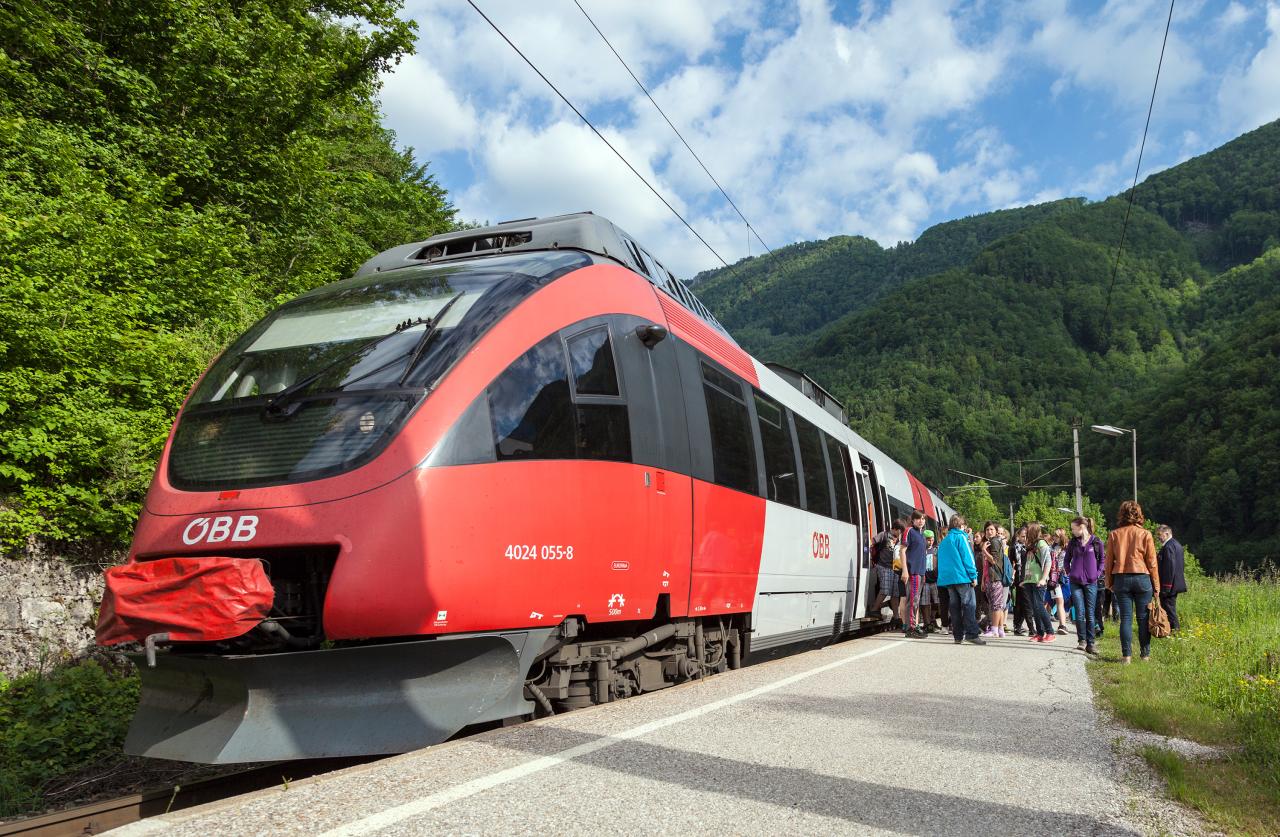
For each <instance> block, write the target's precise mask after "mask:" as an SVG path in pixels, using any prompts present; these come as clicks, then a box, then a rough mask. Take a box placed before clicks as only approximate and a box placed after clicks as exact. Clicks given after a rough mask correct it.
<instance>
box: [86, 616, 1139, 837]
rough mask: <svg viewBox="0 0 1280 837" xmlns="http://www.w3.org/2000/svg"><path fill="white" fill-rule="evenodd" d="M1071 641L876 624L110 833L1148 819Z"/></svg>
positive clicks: (695, 829)
mask: <svg viewBox="0 0 1280 837" xmlns="http://www.w3.org/2000/svg"><path fill="white" fill-rule="evenodd" d="M1062 639H1063V640H1064V641H1062V642H1059V643H1056V644H1054V645H1038V644H1030V643H1027V642H1026V641H1025V639H1024V638H1022V637H1012V636H1010V637H1008V638H1006V639H1002V640H995V641H993V642H991V643H990V644H989V645H988V646H987V647H985V648H982V647H977V646H971V645H967V644H966V645H961V646H957V645H955V644H953V643H952V641H951V639H950V637H948V636H944V635H937V634H935V635H933V636H932V637H930V638H928V639H923V640H905V639H902V638H901V636H900V635H898V634H879V635H875V636H871V637H866V638H862V639H857V640H853V641H849V642H843V643H838V644H835V645H831V646H828V647H826V648H823V649H820V650H816V651H810V652H807V653H802V654H796V655H792V656H788V657H783V658H780V659H776V660H773V661H770V662H764V663H759V664H756V665H753V666H748V667H746V668H743V669H739V670H737V671H730V672H726V673H724V674H720V675H716V676H715V677H712V678H709V679H707V680H705V681H695V682H692V683H688V684H686V685H683V686H677V687H673V688H670V689H666V690H663V691H660V692H655V693H652V694H648V695H644V696H641V697H637V698H632V699H628V700H624V701H618V702H615V703H609V704H604V705H601V706H597V707H593V708H589V709H584V710H579V711H576V712H571V713H568V714H564V715H558V716H555V717H550V718H545V719H541V720H538V721H533V722H528V723H524V724H519V725H516V726H509V727H505V728H500V729H494V730H490V731H487V732H483V733H480V734H477V735H473V736H469V737H466V738H461V739H457V740H454V741H451V742H447V743H445V744H441V745H437V746H435V747H430V748H428V749H425V750H420V751H417V752H413V753H408V754H405V755H402V756H397V757H393V758H389V759H384V760H381V761H377V762H373V763H370V764H366V765H361V766H359V767H354V768H349V769H347V770H343V771H339V772H336V773H330V774H325V775H322V776H316V777H314V778H311V779H307V780H303V781H299V782H292V783H289V784H288V786H287V787H286V786H284V785H283V784H282V785H281V786H280V787H276V788H271V789H268V790H264V791H259V792H257V793H254V794H249V795H246V796H241V797H236V798H233V799H228V800H223V801H221V802H218V803H213V804H210V805H206V806H202V807H199V808H191V809H187V810H184V811H179V812H175V813H172V814H168V815H164V816H161V817H156V818H152V819H148V820H143V821H140V822H138V823H135V824H133V825H130V826H125V827H124V828H122V829H119V830H117V831H115V832H111V833H113V834H118V835H139V834H161V833H163V834H175V835H200V836H201V837H204V835H208V834H221V835H234V834H275V835H278V834H307V835H317V834H323V835H356V834H433V835H434V834H440V833H484V834H510V833H535V832H538V833H597V834H611V833H659V832H660V833H675V834H690V833H694V834H700V833H707V834H726V833H729V834H766V833H767V834H836V833H839V834H877V833H884V834H888V833H894V834H915V835H957V834H991V833H997V834H1090V835H1098V834H1136V833H1140V831H1139V829H1137V828H1134V827H1133V826H1132V825H1130V824H1128V823H1127V822H1126V820H1125V809H1126V794H1127V792H1126V791H1125V790H1124V788H1123V785H1122V784H1121V783H1120V782H1119V780H1118V779H1117V778H1116V774H1115V767H1114V762H1113V757H1112V754H1111V750H1110V745H1109V738H1110V736H1109V734H1108V733H1107V731H1106V730H1105V728H1104V727H1103V725H1102V724H1101V722H1100V721H1099V719H1098V718H1097V716H1096V714H1095V710H1094V709H1093V704H1092V701H1091V698H1090V687H1089V684H1088V681H1087V678H1086V675H1085V668H1084V663H1085V658H1084V655H1083V654H1081V653H1079V652H1077V651H1076V650H1075V643H1074V642H1070V641H1067V640H1071V639H1073V638H1072V637H1063V638H1062Z"/></svg>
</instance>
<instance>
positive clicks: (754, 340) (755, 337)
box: [692, 199, 1082, 351]
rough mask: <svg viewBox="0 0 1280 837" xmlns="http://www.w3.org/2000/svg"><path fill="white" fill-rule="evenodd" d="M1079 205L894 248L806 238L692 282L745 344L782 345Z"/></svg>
mask: <svg viewBox="0 0 1280 837" xmlns="http://www.w3.org/2000/svg"><path fill="white" fill-rule="evenodd" d="M1081 204H1082V201H1081V200H1079V199H1067V200H1060V201H1054V202H1052V203H1046V204H1040V205H1038V206H1026V207H1022V208H1020V209H1008V210H1001V211H998V212H989V213H987V214H985V215H976V216H973V217H971V218H962V219H960V220H958V221H948V222H947V223H944V224H938V225H937V226H935V227H931V228H930V229H928V230H926V231H925V232H924V233H923V234H921V236H920V238H919V239H917V240H916V241H914V242H903V243H901V244H898V245H896V246H894V247H890V248H888V249H885V248H882V247H881V246H880V245H879V244H877V243H876V242H874V241H872V240H871V239H869V238H863V237H862V236H836V237H835V238H829V239H827V240H826V241H806V242H801V243H799V244H792V245H790V246H788V247H783V248H780V249H778V250H776V251H774V252H773V253H772V254H770V255H768V256H764V257H761V258H756V259H744V260H742V261H740V262H738V263H737V264H734V265H731V266H729V267H727V268H724V269H721V270H718V271H709V272H706V273H702V274H699V275H698V276H697V277H695V278H694V279H693V280H692V284H693V285H694V287H695V288H696V290H697V293H698V296H699V298H700V299H702V300H703V301H704V302H706V303H707V305H709V306H711V307H712V309H713V310H715V311H716V312H717V316H718V317H719V318H720V321H721V322H722V323H724V324H725V326H726V327H727V328H729V329H730V330H732V331H733V333H734V335H735V336H736V337H737V339H738V340H739V341H740V342H742V343H743V345H746V346H749V347H751V348H753V349H754V350H756V351H765V350H766V349H769V348H774V349H776V348H779V347H780V346H782V345H784V344H785V343H786V342H787V340H786V338H787V337H793V336H797V335H803V334H807V333H809V332H811V331H813V330H815V329H817V328H820V327H821V326H823V325H826V324H827V323H830V322H831V321H833V320H835V319H837V318H838V317H840V316H842V315H846V314H850V313H853V312H855V311H860V310H862V309H864V308H867V307H869V306H870V305H871V304H872V303H874V302H875V301H876V300H878V299H879V298H880V297H881V296H883V295H884V294H885V293H887V292H888V291H890V290H892V289H893V288H895V287H897V286H898V285H900V284H902V283H903V282H905V281H907V280H910V279H913V278H918V277H921V276H927V275H929V274H931V273H937V272H938V271H940V270H946V269H947V268H952V267H961V266H963V265H966V264H968V263H969V262H970V261H971V260H972V259H973V258H974V257H975V256H977V255H978V253H979V252H981V250H982V248H983V247H984V246H985V245H987V244H989V243H991V242H992V241H995V240H996V239H998V238H1000V237H1001V236H1005V235H1008V234H1010V233H1013V232H1016V231H1018V230H1021V229H1025V228H1026V227H1028V226H1031V225H1032V224H1035V223H1037V222H1039V221H1042V220H1044V219H1045V218H1049V217H1053V216H1054V215H1057V214H1060V213H1063V212H1068V211H1070V210H1072V209H1076V208H1078V207H1079V206H1080V205H1081ZM779 338H782V339H781V340H780V339H779Z"/></svg>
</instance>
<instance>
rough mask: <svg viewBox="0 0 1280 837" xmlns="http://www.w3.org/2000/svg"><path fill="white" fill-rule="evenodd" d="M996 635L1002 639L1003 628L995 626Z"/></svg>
mask: <svg viewBox="0 0 1280 837" xmlns="http://www.w3.org/2000/svg"><path fill="white" fill-rule="evenodd" d="M996 636H998V637H1000V639H1004V628H996Z"/></svg>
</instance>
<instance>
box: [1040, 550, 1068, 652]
mask: <svg viewBox="0 0 1280 837" xmlns="http://www.w3.org/2000/svg"><path fill="white" fill-rule="evenodd" d="M1066 552H1067V532H1066V530H1065V529H1062V528H1058V529H1054V530H1053V537H1052V538H1050V539H1049V554H1050V556H1052V558H1053V569H1052V571H1051V572H1050V573H1049V594H1050V595H1051V596H1052V597H1053V603H1054V606H1055V607H1057V609H1058V612H1057V616H1058V633H1059V634H1065V633H1066V632H1067V607H1066V596H1064V595H1063V593H1062V578H1063V575H1062V562H1063V559H1064V558H1065V557H1066ZM1045 604H1048V602H1046V603H1045ZM1053 615H1054V614H1052V613H1051V614H1049V616H1050V617H1052V616H1053ZM1050 621H1052V618H1051V619H1050Z"/></svg>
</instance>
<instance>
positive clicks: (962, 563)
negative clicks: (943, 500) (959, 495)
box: [938, 514, 987, 645]
mask: <svg viewBox="0 0 1280 837" xmlns="http://www.w3.org/2000/svg"><path fill="white" fill-rule="evenodd" d="M947 525H948V526H949V527H950V530H951V531H949V532H947V536H946V537H945V538H943V539H942V543H941V544H939V546H938V589H939V590H945V591H946V595H947V602H948V604H949V606H950V608H951V636H952V638H953V639H954V640H955V642H956V645H959V644H960V643H961V642H971V643H973V644H974V645H986V644H987V641H986V640H985V639H983V638H982V637H981V636H979V634H978V619H977V615H976V613H975V610H976V607H977V598H976V597H975V596H974V593H973V589H974V585H976V584H977V583H978V568H977V566H976V565H975V564H974V561H973V547H972V546H970V545H969V536H968V535H966V534H965V531H964V518H963V517H961V516H960V515H958V514H953V515H951V520H949V521H948V522H947Z"/></svg>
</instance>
